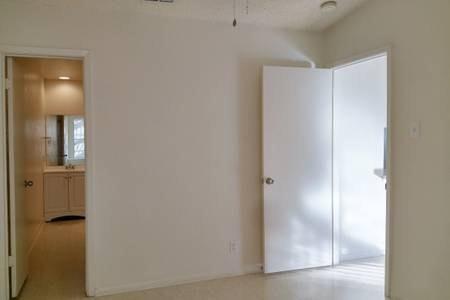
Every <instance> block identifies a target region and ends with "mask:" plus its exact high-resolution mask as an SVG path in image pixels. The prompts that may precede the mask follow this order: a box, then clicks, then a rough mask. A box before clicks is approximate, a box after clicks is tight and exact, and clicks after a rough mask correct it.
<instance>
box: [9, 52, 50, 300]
mask: <svg viewBox="0 0 450 300" xmlns="http://www.w3.org/2000/svg"><path fill="white" fill-rule="evenodd" d="M39 70H40V69H39V65H38V64H36V63H35V62H33V61H31V60H27V59H25V58H11V57H8V58H7V73H8V81H9V82H10V86H9V88H8V93H7V95H8V99H7V106H8V152H9V154H8V174H9V208H10V211H9V216H10V251H11V253H10V256H11V259H12V266H11V296H12V297H16V296H17V295H18V294H19V292H20V290H21V288H22V286H23V284H24V282H25V279H26V278H27V275H28V257H29V254H30V251H31V247H32V243H33V240H34V239H35V237H36V236H37V232H38V231H39V228H40V226H41V224H42V218H43V204H42V197H43V191H42V163H43V139H42V138H43V136H44V135H43V131H44V129H45V127H44V123H43V120H44V119H43V102H42V98H43V97H42V92H43V81H42V78H41V77H40V75H39Z"/></svg>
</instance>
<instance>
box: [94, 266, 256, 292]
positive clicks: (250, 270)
mask: <svg viewBox="0 0 450 300" xmlns="http://www.w3.org/2000/svg"><path fill="white" fill-rule="evenodd" d="M261 266H262V265H261V264H255V265H246V266H243V268H242V270H241V272H237V273H217V274H204V275H195V276H192V277H189V278H176V279H167V280H154V281H147V282H140V283H131V284H126V285H121V286H114V287H105V288H96V289H95V296H108V295H114V294H122V293H128V292H137V291H144V290H150V289H154V288H162V287H170V286H176V285H182V284H189V283H195V282H200V281H207V280H214V279H223V278H230V277H236V276H242V275H246V274H255V273H260V272H261Z"/></svg>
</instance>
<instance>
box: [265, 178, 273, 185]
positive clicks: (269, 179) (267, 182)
mask: <svg viewBox="0 0 450 300" xmlns="http://www.w3.org/2000/svg"><path fill="white" fill-rule="evenodd" d="M274 183H275V180H273V179H272V178H270V177H267V178H266V184H268V185H271V184H274Z"/></svg>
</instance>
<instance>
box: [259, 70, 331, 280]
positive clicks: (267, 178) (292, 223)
mask: <svg viewBox="0 0 450 300" xmlns="http://www.w3.org/2000/svg"><path fill="white" fill-rule="evenodd" d="M263 140H264V141H263V151H264V154H263V160H264V161H263V163H264V271H265V273H273V272H282V271H289V270H298V269H305V268H314V267H320V266H327V265H331V264H332V245H333V241H332V236H333V235H332V213H333V210H332V71H331V70H325V69H304V68H287V67H271V66H267V67H264V79H263Z"/></svg>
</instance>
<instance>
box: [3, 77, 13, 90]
mask: <svg viewBox="0 0 450 300" xmlns="http://www.w3.org/2000/svg"><path fill="white" fill-rule="evenodd" d="M11 87H12V84H11V79H8V78H5V89H6V90H9V89H11Z"/></svg>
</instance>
